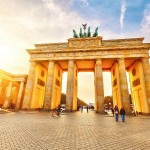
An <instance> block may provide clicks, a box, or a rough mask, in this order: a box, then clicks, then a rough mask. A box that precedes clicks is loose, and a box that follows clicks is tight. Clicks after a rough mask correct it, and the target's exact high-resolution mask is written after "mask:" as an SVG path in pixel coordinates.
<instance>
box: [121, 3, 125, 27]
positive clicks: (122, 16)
mask: <svg viewBox="0 0 150 150" xmlns="http://www.w3.org/2000/svg"><path fill="white" fill-rule="evenodd" d="M125 12H126V1H125V0H122V5H121V14H120V26H121V29H123V26H124V17H125Z"/></svg>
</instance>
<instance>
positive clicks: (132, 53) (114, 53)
mask: <svg viewBox="0 0 150 150" xmlns="http://www.w3.org/2000/svg"><path fill="white" fill-rule="evenodd" d="M144 52H145V53H144ZM91 56H92V58H93V56H100V57H101V58H120V57H145V56H147V51H142V50H107V51H104V50H103V51H101V50H99V51H98V50H97V51H95V50H94V51H82V52H81V51H80V52H68V53H64V52H63V53H61V52H59V53H44V54H31V60H42V59H44V60H45V59H54V60H56V59H58V60H59V59H69V58H70V57H71V58H72V57H74V58H77V59H78V58H80V57H81V58H82V57H84V58H89V57H91Z"/></svg>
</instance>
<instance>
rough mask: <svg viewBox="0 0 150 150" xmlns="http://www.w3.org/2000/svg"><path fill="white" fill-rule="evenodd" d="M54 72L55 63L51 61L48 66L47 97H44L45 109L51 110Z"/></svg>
mask: <svg viewBox="0 0 150 150" xmlns="http://www.w3.org/2000/svg"><path fill="white" fill-rule="evenodd" d="M54 70H55V62H54V61H50V62H49V65H48V73H47V80H46V87H45V95H44V106H43V107H44V109H51V101H52V95H53V82H54Z"/></svg>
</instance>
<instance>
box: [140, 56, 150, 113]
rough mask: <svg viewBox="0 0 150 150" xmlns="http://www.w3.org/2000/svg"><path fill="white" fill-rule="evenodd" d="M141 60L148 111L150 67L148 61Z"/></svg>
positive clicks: (145, 59)
mask: <svg viewBox="0 0 150 150" xmlns="http://www.w3.org/2000/svg"><path fill="white" fill-rule="evenodd" d="M141 60H142V64H143V74H144V80H145V89H146V96H147V101H148V104H149V109H150V65H149V59H148V58H142V59H141ZM149 113H150V112H149Z"/></svg>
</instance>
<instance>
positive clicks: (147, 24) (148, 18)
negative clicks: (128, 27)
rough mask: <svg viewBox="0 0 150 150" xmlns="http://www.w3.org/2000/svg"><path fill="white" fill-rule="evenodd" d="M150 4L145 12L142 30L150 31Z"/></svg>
mask: <svg viewBox="0 0 150 150" xmlns="http://www.w3.org/2000/svg"><path fill="white" fill-rule="evenodd" d="M149 10H150V5H149V6H148V8H147V9H146V10H145V12H144V18H143V20H142V23H141V26H142V32H146V33H150V11H149Z"/></svg>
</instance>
